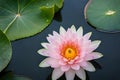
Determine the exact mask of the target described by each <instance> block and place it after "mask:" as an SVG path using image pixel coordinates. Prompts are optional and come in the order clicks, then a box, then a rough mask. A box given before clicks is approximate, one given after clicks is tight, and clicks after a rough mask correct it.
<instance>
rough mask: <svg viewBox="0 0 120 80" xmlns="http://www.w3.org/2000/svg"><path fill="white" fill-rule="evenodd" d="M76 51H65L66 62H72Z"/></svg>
mask: <svg viewBox="0 0 120 80" xmlns="http://www.w3.org/2000/svg"><path fill="white" fill-rule="evenodd" d="M76 55H77V54H76V51H75V50H74V49H72V48H67V49H66V50H65V54H64V57H65V58H66V59H68V60H72V59H74V58H75V57H76Z"/></svg>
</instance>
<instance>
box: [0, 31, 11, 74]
mask: <svg viewBox="0 0 120 80" xmlns="http://www.w3.org/2000/svg"><path fill="white" fill-rule="evenodd" d="M11 57H12V47H11V44H10V41H9V40H8V38H7V37H6V36H5V34H4V33H3V32H2V31H1V30H0V72H1V71H2V70H3V69H4V68H5V67H6V66H7V65H8V63H9V61H10V60H11Z"/></svg>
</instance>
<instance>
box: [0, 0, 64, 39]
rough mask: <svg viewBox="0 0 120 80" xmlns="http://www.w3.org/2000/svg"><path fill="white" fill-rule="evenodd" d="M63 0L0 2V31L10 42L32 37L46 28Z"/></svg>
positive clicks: (11, 0) (9, 0)
mask: <svg viewBox="0 0 120 80" xmlns="http://www.w3.org/2000/svg"><path fill="white" fill-rule="evenodd" d="M62 4H63V0H0V29H1V30H2V31H3V32H4V33H5V34H6V35H7V37H8V38H9V39H10V40H16V39H20V38H24V37H29V36H32V35H34V34H36V33H39V32H41V31H42V30H43V29H44V28H45V27H47V26H48V25H49V24H50V22H51V21H52V19H53V16H54V14H55V12H57V11H58V10H59V9H60V8H61V7H62Z"/></svg>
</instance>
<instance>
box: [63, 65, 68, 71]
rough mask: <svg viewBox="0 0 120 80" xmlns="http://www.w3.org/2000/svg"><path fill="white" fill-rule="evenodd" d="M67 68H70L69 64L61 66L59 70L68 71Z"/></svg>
mask: <svg viewBox="0 0 120 80" xmlns="http://www.w3.org/2000/svg"><path fill="white" fill-rule="evenodd" d="M69 69H70V66H69V65H64V66H61V70H62V71H68V70H69Z"/></svg>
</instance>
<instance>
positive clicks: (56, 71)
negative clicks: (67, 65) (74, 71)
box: [52, 68, 64, 80]
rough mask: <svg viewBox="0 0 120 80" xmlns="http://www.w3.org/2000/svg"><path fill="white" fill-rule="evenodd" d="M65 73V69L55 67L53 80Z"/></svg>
mask: <svg viewBox="0 0 120 80" xmlns="http://www.w3.org/2000/svg"><path fill="white" fill-rule="evenodd" d="M63 74H64V72H63V71H61V69H60V68H55V69H54V70H53V72H52V80H57V79H58V78H60V77H61V76H62V75H63Z"/></svg>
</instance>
